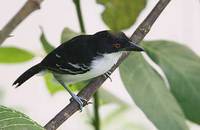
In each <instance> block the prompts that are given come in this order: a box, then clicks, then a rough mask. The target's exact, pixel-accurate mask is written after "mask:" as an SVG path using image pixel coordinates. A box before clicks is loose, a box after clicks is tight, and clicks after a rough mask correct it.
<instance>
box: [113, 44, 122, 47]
mask: <svg viewBox="0 0 200 130" xmlns="http://www.w3.org/2000/svg"><path fill="white" fill-rule="evenodd" d="M113 47H114V48H120V47H121V45H120V44H119V43H115V44H113Z"/></svg>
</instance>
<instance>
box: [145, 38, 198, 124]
mask: <svg viewBox="0 0 200 130" xmlns="http://www.w3.org/2000/svg"><path fill="white" fill-rule="evenodd" d="M143 45H144V48H145V50H146V51H147V53H148V55H149V56H150V57H151V58H152V60H153V61H154V62H156V63H157V64H158V65H159V66H160V67H161V68H162V69H163V71H164V73H165V74H166V77H167V79H168V81H169V84H170V87H171V92H172V93H173V95H174V96H175V97H176V99H177V101H178V102H179V104H180V106H181V107H182V109H183V111H184V113H185V115H186V117H187V118H188V119H189V120H191V121H194V122H196V123H198V124H200V79H199V77H200V59H199V57H198V56H197V55H196V54H195V53H194V52H193V51H192V50H190V49H189V48H188V47H186V46H184V45H181V44H178V43H175V42H171V41H151V42H144V44H143Z"/></svg>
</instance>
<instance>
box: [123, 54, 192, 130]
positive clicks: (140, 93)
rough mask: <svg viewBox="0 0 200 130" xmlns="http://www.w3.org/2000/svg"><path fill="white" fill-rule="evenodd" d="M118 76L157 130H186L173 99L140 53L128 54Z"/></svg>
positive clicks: (182, 117) (182, 116) (180, 113)
mask: <svg viewBox="0 0 200 130" xmlns="http://www.w3.org/2000/svg"><path fill="white" fill-rule="evenodd" d="M120 74H121V78H122V81H123V83H124V85H125V87H126V89H127V91H128V93H129V94H130V96H131V97H132V98H133V100H134V101H135V103H136V104H137V106H138V107H139V108H140V109H141V110H142V111H143V112H144V113H145V114H146V116H147V117H148V118H149V119H150V120H151V121H152V122H153V123H154V125H155V126H156V127H157V128H158V129H159V130H188V128H187V126H186V124H185V120H184V115H183V113H182V111H181V109H180V107H179V105H178V104H177V102H176V100H175V98H174V97H173V96H172V95H171V94H170V92H169V90H168V89H167V88H166V86H165V83H164V81H163V80H162V79H161V77H160V75H158V73H157V72H155V71H154V70H153V69H152V68H151V66H150V65H149V64H148V63H147V62H146V61H145V60H144V58H143V57H142V55H141V54H140V53H134V54H133V53H131V54H130V56H129V57H128V58H127V59H126V60H125V62H123V63H122V65H121V66H120Z"/></svg>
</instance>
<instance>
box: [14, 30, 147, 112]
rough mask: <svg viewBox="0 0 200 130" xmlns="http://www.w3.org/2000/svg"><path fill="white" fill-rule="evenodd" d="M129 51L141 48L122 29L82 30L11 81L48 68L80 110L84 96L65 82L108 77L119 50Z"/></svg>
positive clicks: (17, 81)
mask: <svg viewBox="0 0 200 130" xmlns="http://www.w3.org/2000/svg"><path fill="white" fill-rule="evenodd" d="M128 51H144V49H143V48H142V47H140V46H138V45H137V44H136V43H134V42H132V41H131V40H130V39H129V38H128V37H127V36H126V35H125V33H123V32H113V31H111V30H103V31H99V32H97V33H95V34H93V35H86V34H84V35H83V34H82V35H79V36H76V37H74V38H72V39H70V40H68V41H66V42H64V43H63V44H61V45H60V46H58V47H57V48H55V49H54V50H52V51H51V52H50V53H49V54H47V56H46V57H45V58H44V59H43V60H42V61H41V62H40V63H38V64H36V65H34V66H33V67H31V68H30V69H28V70H27V71H25V72H24V73H23V74H22V75H20V76H19V77H18V78H17V79H16V80H15V81H14V83H13V85H14V86H15V87H16V88H17V87H19V86H20V85H22V84H23V83H24V82H25V81H27V80H28V79H30V78H31V77H32V76H34V75H35V74H37V73H40V72H43V71H48V72H50V73H52V74H53V76H54V78H55V79H56V80H57V81H58V82H59V83H60V84H61V85H62V86H63V87H64V88H65V89H66V90H67V91H68V92H69V94H70V95H71V97H72V100H75V101H76V102H77V103H78V105H79V108H80V110H81V111H82V108H83V101H85V99H83V98H82V97H79V96H77V95H76V94H74V93H73V92H72V91H71V90H70V89H69V87H68V85H69V84H73V83H77V82H80V81H84V80H88V79H92V78H95V77H97V76H100V75H104V76H106V77H109V75H110V74H111V73H110V71H109V70H110V69H111V68H112V66H113V65H115V64H116V63H117V61H118V59H119V58H120V56H121V55H122V53H123V52H128Z"/></svg>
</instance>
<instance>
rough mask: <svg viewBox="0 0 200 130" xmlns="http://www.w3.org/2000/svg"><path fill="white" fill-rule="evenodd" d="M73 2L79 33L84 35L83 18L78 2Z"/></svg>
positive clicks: (77, 0)
mask: <svg viewBox="0 0 200 130" xmlns="http://www.w3.org/2000/svg"><path fill="white" fill-rule="evenodd" d="M73 1H74V4H75V6H76V12H77V16H78V20H79V25H80V28H81V32H82V33H85V26H84V22H83V16H82V12H81V6H80V0H73Z"/></svg>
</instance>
